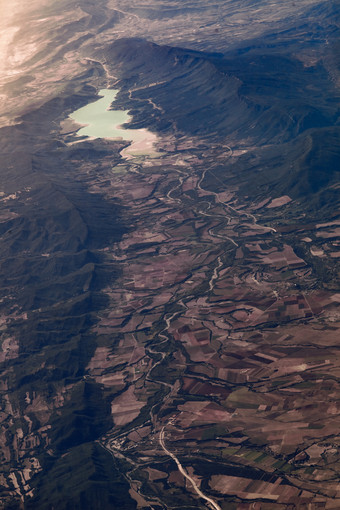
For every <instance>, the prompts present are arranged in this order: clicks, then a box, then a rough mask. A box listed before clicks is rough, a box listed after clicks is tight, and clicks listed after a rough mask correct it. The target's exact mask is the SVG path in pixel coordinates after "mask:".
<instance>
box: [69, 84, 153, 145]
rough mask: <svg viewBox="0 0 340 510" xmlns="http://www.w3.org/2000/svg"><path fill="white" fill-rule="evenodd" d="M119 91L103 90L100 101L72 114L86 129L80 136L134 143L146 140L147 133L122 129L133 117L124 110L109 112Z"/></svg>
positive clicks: (72, 117)
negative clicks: (119, 139)
mask: <svg viewBox="0 0 340 510" xmlns="http://www.w3.org/2000/svg"><path fill="white" fill-rule="evenodd" d="M117 93H118V90H109V89H101V90H100V91H99V95H100V96H103V97H101V98H100V99H98V101H95V102H94V103H90V104H88V105H86V106H83V107H82V108H79V110H76V111H74V112H73V113H71V115H70V117H71V119H73V120H74V121H75V122H77V123H78V124H83V125H84V127H82V128H80V129H79V130H78V133H77V134H78V135H79V136H91V137H95V138H122V139H123V140H131V141H133V142H136V141H139V140H142V139H143V138H145V131H144V130H143V131H142V130H138V129H122V128H121V127H120V125H121V124H124V123H126V122H129V120H130V119H131V117H130V116H129V114H128V113H127V112H126V111H123V110H109V109H108V108H109V107H110V106H111V103H113V101H114V100H115V98H116V95H117Z"/></svg>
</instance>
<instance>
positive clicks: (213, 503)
mask: <svg viewBox="0 0 340 510" xmlns="http://www.w3.org/2000/svg"><path fill="white" fill-rule="evenodd" d="M164 429H165V425H164V427H163V428H162V430H161V431H160V434H159V444H160V445H161V447H162V448H163V450H164V451H165V453H166V454H167V455H169V456H170V457H171V458H172V459H173V460H174V461H175V462H176V464H177V467H178V470H179V471H180V473H182V475H183V476H185V478H186V479H187V480H189V482H190V483H191V485H192V487H193V489H194V491H195V492H196V493H197V494H198V495H199V497H200V498H202V499H204V500H205V501H206V502H207V503H208V504H209V508H214V509H215V510H222V508H221V507H220V505H218V504H217V503H216V501H214V500H213V499H211V498H209V497H208V496H206V495H205V494H203V492H202V491H201V489H200V488H199V487H198V486H197V484H196V482H195V480H194V479H193V478H191V476H189V475H188V473H187V472H186V471H185V469H184V468H183V466H182V464H181V463H180V461H179V460H178V458H177V457H176V455H175V454H174V453H172V452H170V450H168V449H167V447H166V446H165V443H164Z"/></svg>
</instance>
